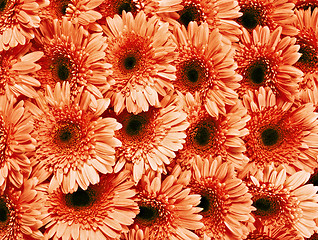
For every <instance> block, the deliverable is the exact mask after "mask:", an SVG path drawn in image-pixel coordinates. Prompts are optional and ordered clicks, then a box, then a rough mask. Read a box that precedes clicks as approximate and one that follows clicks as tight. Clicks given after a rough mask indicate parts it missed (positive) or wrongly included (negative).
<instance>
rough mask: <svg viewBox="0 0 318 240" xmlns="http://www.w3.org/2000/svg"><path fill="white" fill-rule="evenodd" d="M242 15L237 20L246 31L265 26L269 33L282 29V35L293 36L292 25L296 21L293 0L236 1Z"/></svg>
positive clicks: (295, 30)
mask: <svg viewBox="0 0 318 240" xmlns="http://www.w3.org/2000/svg"><path fill="white" fill-rule="evenodd" d="M238 2H239V6H240V8H241V10H240V11H241V12H242V13H243V15H242V16H241V17H240V18H239V19H238V23H240V24H241V25H242V26H243V27H244V28H245V29H246V30H248V31H252V30H253V29H255V28H256V27H257V26H267V27H268V28H269V29H270V30H271V31H273V30H275V29H276V28H277V27H282V32H283V34H284V35H289V36H294V35H296V34H297V33H298V32H297V29H296V28H295V27H294V26H293V25H292V23H293V22H294V21H295V20H296V16H295V13H294V10H293V9H294V7H295V4H294V2H295V0H282V1H273V0H238Z"/></svg>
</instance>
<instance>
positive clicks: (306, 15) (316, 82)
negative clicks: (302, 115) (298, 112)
mask: <svg viewBox="0 0 318 240" xmlns="http://www.w3.org/2000/svg"><path fill="white" fill-rule="evenodd" d="M295 13H296V16H297V21H296V22H295V26H296V27H297V29H298V30H299V34H298V35H297V37H296V38H297V42H296V43H297V44H299V45H300V49H299V52H300V53H301V57H300V58H299V59H298V61H297V62H296V64H295V66H296V67H298V68H299V69H300V70H302V71H303V73H304V78H303V80H302V81H301V82H300V84H299V88H300V94H299V101H300V102H302V103H306V102H311V103H313V104H314V105H315V106H318V100H317V93H318V91H317V87H318V43H317V42H318V26H316V25H317V23H318V21H317V18H318V9H315V10H314V11H313V12H312V11H311V9H308V10H306V11H304V10H296V11H295Z"/></svg>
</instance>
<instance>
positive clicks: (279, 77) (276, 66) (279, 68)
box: [235, 26, 303, 101]
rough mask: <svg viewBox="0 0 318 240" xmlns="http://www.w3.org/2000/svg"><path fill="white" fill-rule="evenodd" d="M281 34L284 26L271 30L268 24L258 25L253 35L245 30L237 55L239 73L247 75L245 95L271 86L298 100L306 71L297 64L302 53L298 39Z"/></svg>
mask: <svg viewBox="0 0 318 240" xmlns="http://www.w3.org/2000/svg"><path fill="white" fill-rule="evenodd" d="M281 33H282V28H281V27H279V28H277V29H275V30H274V31H270V29H269V28H268V27H267V26H266V27H257V28H256V29H255V30H253V33H252V34H250V33H248V32H247V31H246V30H244V31H243V35H242V41H241V42H240V44H239V46H238V47H237V53H236V55H235V60H236V62H237V64H238V68H237V72H238V73H239V74H241V75H242V76H243V80H242V81H241V87H240V88H239V89H238V93H239V95H240V97H241V98H242V97H243V96H244V95H245V94H246V92H247V91H248V90H256V89H259V88H260V87H261V86H263V87H267V86H268V87H270V88H271V89H272V91H273V92H274V93H275V94H276V95H279V96H281V97H282V98H284V99H285V100H287V101H293V100H294V98H295V95H296V94H297V93H298V84H299V82H300V81H301V79H302V76H303V73H302V71H301V70H299V69H298V68H296V67H294V66H293V65H294V64H295V63H296V62H297V60H298V59H299V57H300V56H301V54H300V53H298V50H299V45H295V43H296V38H290V37H284V38H281Z"/></svg>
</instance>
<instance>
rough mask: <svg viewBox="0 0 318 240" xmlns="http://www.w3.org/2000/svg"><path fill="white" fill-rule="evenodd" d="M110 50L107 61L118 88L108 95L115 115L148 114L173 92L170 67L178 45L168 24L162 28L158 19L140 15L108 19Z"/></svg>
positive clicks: (172, 71)
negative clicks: (168, 93)
mask: <svg viewBox="0 0 318 240" xmlns="http://www.w3.org/2000/svg"><path fill="white" fill-rule="evenodd" d="M104 30H105V33H106V35H107V37H108V38H107V44H108V47H107V49H106V50H105V52H106V61H107V62H109V63H110V64H112V68H111V70H112V71H113V75H112V77H113V78H114V80H115V84H114V85H112V86H111V88H110V89H109V90H108V91H106V93H105V96H106V97H108V98H110V99H111V104H112V106H114V110H115V112H116V113H120V112H122V111H123V110H124V109H125V108H126V109H127V111H128V112H132V113H135V114H137V113H140V112H141V111H148V109H149V106H156V105H158V103H159V98H158V95H161V96H164V95H166V93H167V92H168V91H170V90H171V89H172V88H173V85H172V83H171V81H172V80H174V79H175V68H174V67H173V66H172V65H171V62H172V60H173V58H174V55H175V54H174V52H173V51H174V49H175V45H174V43H173V42H172V40H171V34H170V32H169V31H168V23H166V24H162V25H161V26H160V25H159V20H158V18H156V17H152V18H150V19H147V18H146V15H145V13H143V12H140V13H138V14H137V15H136V17H135V18H134V17H133V15H132V14H131V13H127V14H126V13H125V12H123V14H122V17H120V16H119V15H115V17H114V18H107V25H106V26H105V27H104Z"/></svg>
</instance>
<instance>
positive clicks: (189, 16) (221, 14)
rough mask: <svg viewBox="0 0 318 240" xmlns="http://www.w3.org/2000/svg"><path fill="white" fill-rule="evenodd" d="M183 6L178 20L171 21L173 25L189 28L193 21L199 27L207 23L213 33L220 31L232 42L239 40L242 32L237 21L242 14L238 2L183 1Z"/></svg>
mask: <svg viewBox="0 0 318 240" xmlns="http://www.w3.org/2000/svg"><path fill="white" fill-rule="evenodd" d="M181 6H182V9H181V10H180V11H178V12H177V14H178V16H177V19H176V20H175V21H170V22H171V23H172V24H173V25H178V26H182V25H183V26H184V27H185V28H187V27H188V25H189V23H190V22H192V21H195V22H197V24H198V25H201V24H202V23H206V24H207V25H208V27H209V29H210V30H211V31H212V30H214V29H218V30H219V32H220V33H221V35H222V36H224V37H226V38H227V39H229V40H230V41H231V42H237V41H238V40H239V38H238V36H239V35H241V34H242V31H241V30H240V25H239V24H238V23H237V22H236V21H235V20H236V19H237V18H239V17H240V16H242V13H240V12H239V10H240V7H239V5H238V2H237V1H236V0H222V1H218V0H182V2H181Z"/></svg>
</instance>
